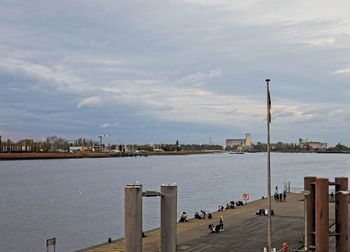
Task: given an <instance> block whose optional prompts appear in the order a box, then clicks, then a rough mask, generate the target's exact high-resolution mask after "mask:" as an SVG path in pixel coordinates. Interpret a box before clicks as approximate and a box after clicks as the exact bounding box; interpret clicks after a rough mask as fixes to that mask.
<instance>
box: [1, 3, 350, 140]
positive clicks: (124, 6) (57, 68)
mask: <svg viewBox="0 0 350 252" xmlns="http://www.w3.org/2000/svg"><path fill="white" fill-rule="evenodd" d="M349 10H350V2H349V1H347V0H341V1H338V0H335V1H329V0H327V1H324V0H318V1H314V0H310V1H304V0H295V1H277V0H266V1H257V0H247V1H236V0H221V1H218V0H147V1H145V0H143V1H138V0H128V1H119V0H98V1H97V0H69V1H68V0H60V1H47V0H31V1H24V0H0V34H1V36H0V88H1V89H0V90H1V95H0V134H1V135H2V138H3V139H8V138H10V139H14V140H18V139H22V138H32V139H37V140H40V139H43V138H44V137H47V136H53V135H57V136H61V137H65V138H66V139H68V140H70V139H75V138H79V137H86V138H92V139H96V140H97V136H98V135H101V134H108V137H105V139H104V142H106V143H107V142H109V143H135V144H143V143H175V141H176V140H179V141H180V143H190V144H207V143H209V142H210V140H209V138H210V139H211V140H212V142H213V143H214V144H224V142H225V139H226V138H243V137H244V134H245V133H246V132H250V133H251V135H252V141H253V142H257V141H261V142H266V83H265V79H267V78H269V79H271V81H270V92H271V98H272V123H271V140H272V142H277V141H283V142H297V141H298V139H299V138H305V139H309V140H313V141H321V142H328V144H329V145H335V144H336V143H338V142H341V143H342V144H346V145H350V134H349V128H350V105H349V101H350V15H348V11H349Z"/></svg>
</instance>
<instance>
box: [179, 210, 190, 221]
mask: <svg viewBox="0 0 350 252" xmlns="http://www.w3.org/2000/svg"><path fill="white" fill-rule="evenodd" d="M186 221H188V220H187V215H186V212H182V213H181V217H180V220H179V222H186Z"/></svg>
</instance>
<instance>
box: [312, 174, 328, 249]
mask: <svg viewBox="0 0 350 252" xmlns="http://www.w3.org/2000/svg"><path fill="white" fill-rule="evenodd" d="M328 186H329V181H328V179H327V178H317V179H316V185H315V189H316V214H315V222H316V225H315V226H316V251H317V252H328V251H329V232H328V225H329V206H328Z"/></svg>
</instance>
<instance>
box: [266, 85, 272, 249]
mask: <svg viewBox="0 0 350 252" xmlns="http://www.w3.org/2000/svg"><path fill="white" fill-rule="evenodd" d="M265 81H266V92H267V194H268V201H269V206H268V217H267V248H268V251H269V252H270V251H272V220H271V166H270V123H271V97H270V90H269V82H270V79H266V80H265Z"/></svg>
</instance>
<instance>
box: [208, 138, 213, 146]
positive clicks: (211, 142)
mask: <svg viewBox="0 0 350 252" xmlns="http://www.w3.org/2000/svg"><path fill="white" fill-rule="evenodd" d="M209 142H210V144H211V145H213V141H212V140H211V137H209Z"/></svg>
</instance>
